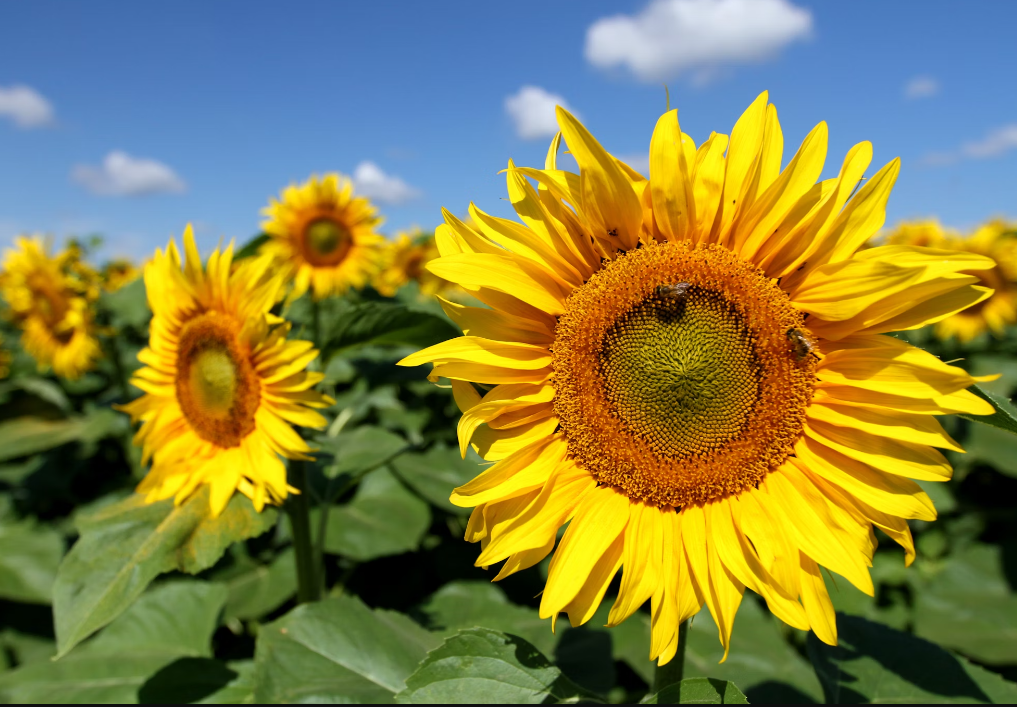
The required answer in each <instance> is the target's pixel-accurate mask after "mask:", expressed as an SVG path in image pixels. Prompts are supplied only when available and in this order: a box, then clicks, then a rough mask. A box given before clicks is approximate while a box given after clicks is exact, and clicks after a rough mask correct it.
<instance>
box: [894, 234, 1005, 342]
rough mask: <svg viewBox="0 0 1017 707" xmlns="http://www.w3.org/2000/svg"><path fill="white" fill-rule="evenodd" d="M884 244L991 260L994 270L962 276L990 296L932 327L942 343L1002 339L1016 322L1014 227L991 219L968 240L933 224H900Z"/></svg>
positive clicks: (979, 271)
mask: <svg viewBox="0 0 1017 707" xmlns="http://www.w3.org/2000/svg"><path fill="white" fill-rule="evenodd" d="M887 242H888V243H891V244H901V245H923V246H924V245H927V246H931V247H933V248H945V249H949V250H955V251H962V252H966V253H977V254H978V255H985V256H988V257H989V258H992V259H993V260H994V261H995V262H996V267H994V268H991V269H989V270H978V271H972V272H965V273H964V274H970V275H975V276H977V277H978V278H979V279H980V280H981V282H982V284H983V285H985V286H986V287H990V288H992V289H993V291H994V292H993V295H992V296H991V297H989V298H988V299H985V300H983V301H982V302H979V303H977V304H975V305H973V306H972V307H969V308H968V309H966V310H964V311H963V312H958V313H957V314H954V315H953V316H952V317H948V318H947V319H944V320H942V321H941V322H938V323H937V324H936V336H937V337H938V338H940V339H942V340H944V341H945V340H948V339H951V338H953V337H956V338H957V339H958V340H959V341H960V342H961V343H962V344H966V343H968V342H970V341H971V340H972V339H974V338H975V337H977V336H979V335H980V334H982V333H983V332H985V331H991V332H992V333H993V334H995V335H996V336H1003V334H1004V333H1005V331H1006V327H1007V326H1008V325H1010V324H1013V323H1014V322H1017V224H1007V223H1006V222H1004V221H1002V220H1000V219H995V220H993V221H989V222H988V223H985V224H983V225H982V226H980V227H979V228H978V229H976V230H975V232H974V233H972V234H970V235H969V236H966V237H965V236H962V235H960V234H959V233H956V232H953V231H947V230H945V229H944V228H943V227H942V226H940V225H939V223H938V222H936V221H925V222H916V223H903V224H901V225H899V226H898V227H897V228H896V229H895V230H894V231H893V232H892V233H891V234H890V235H889V236H888V237H887Z"/></svg>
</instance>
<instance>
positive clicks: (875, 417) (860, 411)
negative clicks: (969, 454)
mask: <svg viewBox="0 0 1017 707" xmlns="http://www.w3.org/2000/svg"><path fill="white" fill-rule="evenodd" d="M808 417H809V419H810V420H822V421H823V422H827V423H829V424H831V425H837V426H838V427H844V428H847V429H848V430H851V429H856V430H862V431H863V432H867V433H869V434H872V435H877V436H879V437H889V438H891V439H898V440H901V441H904V442H913V443H915V444H926V445H928V446H930V447H940V448H942V449H952V450H953V451H955V452H961V453H963V452H964V450H963V449H961V447H960V445H958V444H957V442H955V441H954V440H953V438H952V437H950V435H948V434H947V433H946V430H944V429H943V426H942V425H940V424H939V422H937V421H936V418H934V417H932V416H930V415H908V414H906V413H900V412H897V413H888V412H882V411H880V410H875V409H872V408H861V407H852V406H848V405H835V404H831V403H828V404H813V405H811V406H810V407H809V409H808Z"/></svg>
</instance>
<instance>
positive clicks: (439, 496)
mask: <svg viewBox="0 0 1017 707" xmlns="http://www.w3.org/2000/svg"><path fill="white" fill-rule="evenodd" d="M478 462H479V460H478V459H476V458H474V457H473V455H472V452H471V454H470V455H469V456H468V457H467V458H466V459H463V458H462V457H461V456H460V454H459V450H458V449H454V448H452V447H446V446H444V445H435V446H433V447H431V448H430V449H429V450H427V451H426V452H424V453H422V454H421V453H411V454H403V455H402V456H401V457H399V458H398V459H396V460H395V461H394V462H392V468H393V469H394V470H395V472H396V474H398V475H399V478H401V479H402V480H403V481H405V482H406V483H407V484H408V485H409V486H410V487H411V488H412V489H413V490H414V491H416V492H417V493H419V494H420V495H421V496H423V497H424V498H426V499H427V500H428V501H430V502H431V503H433V504H434V505H436V506H437V507H438V508H441V509H442V510H445V511H448V512H449V513H457V514H468V513H469V512H470V509H469V508H460V507H459V506H454V505H452V503H451V501H449V500H448V499H449V496H450V495H451V494H452V490H453V489H455V488H456V487H458V486H462V485H463V484H465V483H466V482H467V481H469V480H470V479H472V478H473V477H474V476H476V475H477V474H479V473H480V472H481V471H483V467H481V466H480V464H479V463H478Z"/></svg>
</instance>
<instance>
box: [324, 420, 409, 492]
mask: <svg viewBox="0 0 1017 707" xmlns="http://www.w3.org/2000/svg"><path fill="white" fill-rule="evenodd" d="M314 441H315V443H316V444H317V446H318V447H319V448H320V449H321V451H322V452H324V453H325V454H329V455H331V456H332V461H331V462H329V463H328V464H326V465H325V467H324V469H323V471H324V473H325V476H326V477H328V478H330V479H334V478H336V477H337V476H340V475H341V474H353V475H356V474H360V473H363V472H365V471H369V470H371V469H374V468H376V467H378V466H380V465H381V464H384V463H385V462H387V461H389V460H391V459H395V458H396V457H397V456H399V454H400V453H401V452H402V451H403V450H405V449H406V448H407V447H409V445H408V444H407V442H406V440H405V439H403V438H402V437H400V436H399V435H397V434H393V433H392V432H389V431H388V430H383V429H381V428H380V427H371V426H369V425H365V426H363V427H357V428H355V429H353V430H350V431H348V432H341V433H340V434H338V435H337V436H335V437H329V436H327V435H321V436H319V437H317V438H316V439H315V440H314Z"/></svg>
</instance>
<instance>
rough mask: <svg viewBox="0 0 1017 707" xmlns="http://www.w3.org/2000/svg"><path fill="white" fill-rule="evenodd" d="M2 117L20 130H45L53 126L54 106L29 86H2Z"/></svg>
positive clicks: (0, 88)
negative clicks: (44, 128)
mask: <svg viewBox="0 0 1017 707" xmlns="http://www.w3.org/2000/svg"><path fill="white" fill-rule="evenodd" d="M0 116H3V117H5V118H10V119H11V120H12V121H13V122H14V124H15V125H17V126H18V127H19V128H26V129H27V128H43V127H46V126H47V125H52V124H53V105H52V104H51V103H50V102H49V101H47V100H46V98H45V97H44V96H43V95H42V94H41V93H39V92H38V91H36V90H35V89H34V88H31V87H29V86H17V85H16V86H10V87H8V88H4V87H2V86H0Z"/></svg>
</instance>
